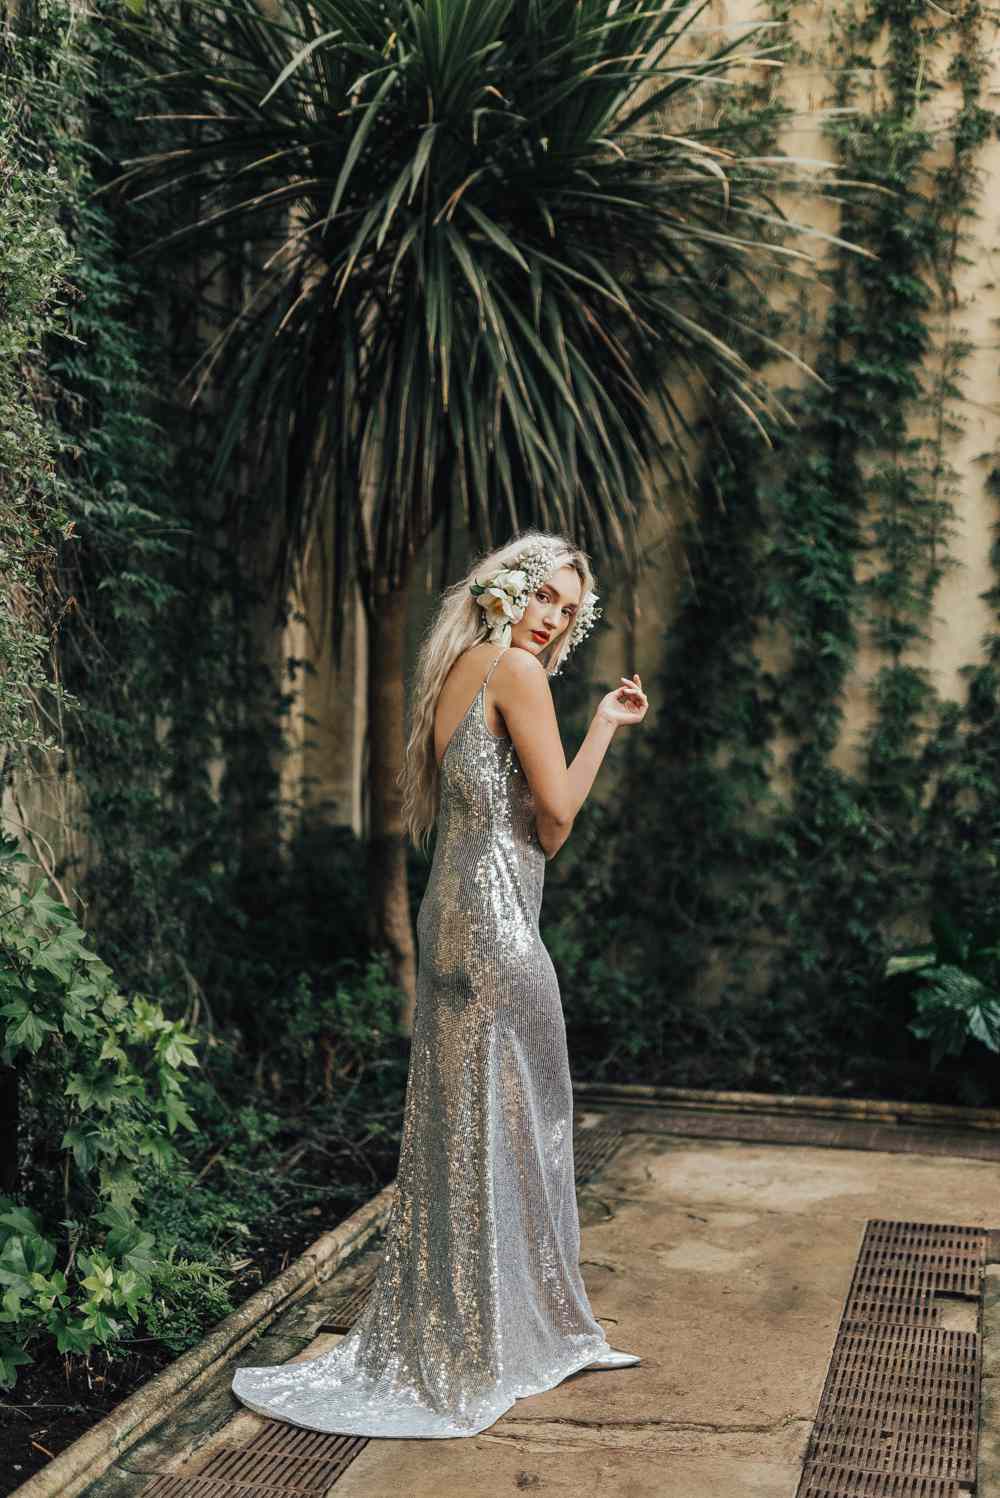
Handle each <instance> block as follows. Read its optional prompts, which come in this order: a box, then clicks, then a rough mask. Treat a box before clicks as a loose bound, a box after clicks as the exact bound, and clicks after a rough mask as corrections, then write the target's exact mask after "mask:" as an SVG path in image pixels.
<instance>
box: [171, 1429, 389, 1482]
mask: <svg viewBox="0 0 1000 1498" xmlns="http://www.w3.org/2000/svg"><path fill="white" fill-rule="evenodd" d="M367 1444H368V1438H367V1436H332V1435H326V1434H324V1433H323V1432H322V1431H318V1430H301V1429H300V1428H299V1427H298V1426H294V1425H285V1424H277V1423H275V1424H273V1425H269V1426H268V1428H267V1430H264V1431H261V1433H260V1435H259V1436H256V1437H255V1438H254V1439H253V1440H252V1441H249V1442H248V1443H247V1444H246V1445H245V1446H227V1447H223V1448H222V1449H221V1450H219V1451H216V1452H213V1454H212V1455H211V1456H210V1457H208V1459H207V1460H205V1461H204V1465H202V1466H199V1467H198V1469H197V1470H193V1466H192V1470H189V1471H187V1472H185V1471H184V1470H183V1469H182V1470H181V1471H179V1472H173V1473H166V1474H164V1476H162V1477H157V1478H156V1479H155V1480H154V1481H153V1482H151V1483H150V1484H149V1486H148V1487H146V1488H143V1490H142V1498H243V1495H245V1498H271V1495H274V1498H284V1495H287V1494H290V1493H308V1494H313V1495H315V1494H317V1493H325V1492H326V1490H327V1488H329V1487H330V1486H331V1485H332V1484H333V1483H335V1482H336V1481H337V1479H338V1477H342V1476H343V1474H344V1472H345V1471H346V1470H347V1468H348V1467H349V1466H350V1465H351V1462H353V1460H354V1458H355V1457H356V1456H357V1455H358V1453H359V1452H360V1451H362V1450H363V1449H364V1448H365V1446H367Z"/></svg>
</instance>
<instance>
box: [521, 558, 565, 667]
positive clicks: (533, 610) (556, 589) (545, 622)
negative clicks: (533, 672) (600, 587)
mask: <svg viewBox="0 0 1000 1498" xmlns="http://www.w3.org/2000/svg"><path fill="white" fill-rule="evenodd" d="M582 589H583V583H582V580H581V578H580V574H579V573H578V572H577V571H576V569H575V568H574V567H570V566H569V564H568V563H567V565H566V566H565V567H558V568H557V569H556V571H555V572H553V573H550V575H549V576H548V577H547V578H546V579H545V581H544V582H543V583H539V585H538V587H537V588H536V589H535V591H534V592H533V593H529V594H528V605H527V608H526V609H525V611H524V613H523V614H522V615H521V618H520V619H519V620H518V621H517V623H516V624H512V625H511V630H510V643H511V644H512V645H519V646H520V648H521V649H522V650H530V651H531V652H532V653H533V654H534V655H538V654H539V653H540V652H541V651H542V650H545V649H547V648H548V646H549V645H551V644H552V642H553V641H554V640H556V639H558V637H559V636H560V635H561V634H563V633H564V632H565V631H566V630H567V629H569V627H570V625H571V624H572V623H573V617H574V615H575V614H576V611H577V607H578V605H579V602H580V594H581V591H582Z"/></svg>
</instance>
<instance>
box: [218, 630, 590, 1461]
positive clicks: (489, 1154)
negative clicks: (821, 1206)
mask: <svg viewBox="0 0 1000 1498" xmlns="http://www.w3.org/2000/svg"><path fill="white" fill-rule="evenodd" d="M504 648H510V647H504ZM503 653H504V652H503V650H501V651H500V652H499V653H498V655H497V656H496V657H495V659H494V660H493V662H492V663H491V665H490V668H489V671H488V672H487V675H486V678H485V680H484V682H483V684H482V686H481V687H480V689H479V691H478V693H477V694H476V696H475V698H474V699H473V701H472V703H471V705H470V706H469V709H468V711H467V712H466V714H465V717H464V718H463V719H462V721H461V722H460V723H459V725H458V727H457V728H456V729H455V732H454V733H453V735H452V737H451V739H450V741H449V743H448V745H447V748H446V749H445V753H444V759H443V761H442V764H441V774H440V788H441V790H440V803H439V809H438V817H437V842H436V845H435V850H434V858H433V861H432V864H431V870H430V875H429V878H428V882H427V887H426V890H425V892H424V896H423V900H422V902H421V905H420V910H419V913H418V916H417V940H418V965H417V1001H416V1013H415V1017H414V1025H413V1036H412V1040H411V1048H410V1065H409V1073H408V1077H407V1085H406V1101H405V1107H404V1115H403V1127H402V1135H401V1140H400V1153H399V1164H398V1169H397V1174H396V1190H395V1194H394V1197H393V1205H392V1208H391V1210H390V1213H389V1217H388V1220H387V1223H386V1233H385V1247H384V1250H383V1254H382V1258H381V1261H380V1266H379V1270H378V1274H377V1276H376V1279H375V1283H374V1286H373V1288H372V1291H371V1294H370V1296H369V1298H368V1300H367V1301H366V1303H365V1307H364V1309H363V1311H362V1312H361V1314H360V1316H359V1317H358V1320H357V1321H356V1322H355V1324H354V1326H353V1327H352V1328H351V1330H350V1332H349V1333H347V1335H346V1336H344V1337H343V1338H342V1340H341V1341H340V1342H339V1343H338V1344H337V1345H336V1346H335V1347H334V1348H332V1349H331V1350H330V1351H329V1352H326V1353H323V1354H321V1355H320V1356H319V1357H317V1358H313V1359H312V1360H311V1361H307V1362H301V1363H294V1364H285V1365H283V1366H280V1367H270V1368H266V1367H265V1368H241V1369H239V1370H238V1372H237V1373H236V1376H235V1378H234V1380H233V1391H234V1393H235V1394H236V1395H237V1396H238V1398H239V1399H241V1400H242V1402H243V1403H244V1404H245V1405H247V1406H249V1408H250V1409H252V1410H256V1411H257V1412H258V1413H259V1414H263V1415H270V1416H273V1417H274V1418H275V1419H278V1420H286V1421H289V1422H291V1423H292V1424H293V1425H300V1426H305V1427H306V1428H308V1429H310V1430H322V1431H330V1432H337V1433H342V1434H351V1435H364V1436H404V1437H420V1436H427V1437H453V1436H471V1435H475V1434H477V1432H479V1431H482V1430H485V1429H487V1427H488V1426H490V1425H492V1424H493V1423H494V1422H495V1421H496V1420H497V1419H498V1418H499V1416H500V1415H502V1414H503V1413H504V1411H505V1410H508V1409H510V1407H511V1405H512V1404H513V1403H514V1401H515V1400H516V1399H520V1398H524V1397H525V1396H526V1395H530V1394H537V1393H540V1392H541V1391H542V1390H544V1389H550V1388H552V1387H553V1386H554V1385H555V1384H557V1383H559V1382H560V1381H561V1380H562V1379H564V1378H566V1377H567V1376H568V1375H569V1374H570V1373H573V1372H575V1371H576V1370H577V1369H579V1368H582V1367H584V1366H585V1365H586V1364H587V1363H589V1362H591V1361H593V1360H595V1359H598V1358H600V1357H602V1356H606V1355H607V1353H608V1352H609V1350H610V1349H609V1347H608V1343H607V1341H606V1339H605V1335H604V1332H603V1331H602V1329H601V1327H600V1325H599V1324H598V1322H597V1321H596V1320H595V1318H594V1315H593V1313H592V1310H591V1307H590V1303H589V1301H588V1299H587V1294H586V1291H585V1289H584V1285H583V1281H582V1278H581V1275H580V1268H579V1249H580V1225H579V1218H578V1215H577V1204H576V1191H575V1186H574V1168H573V1130H572V1120H573V1097H572V1089H571V1083H570V1073H569V1062H568V1057H567V1051H566V1028H565V1023H564V1019H563V1012H562V1004H561V1000H560V994H559V985H558V981H557V978H556V973H555V969H554V968H553V966H552V962H551V959H550V957H549V954H548V952H547V951H546V949H545V947H544V945H543V944H542V940H541V937H540V935H539V929H538V916H539V910H540V907H541V901H542V886H543V882H544V876H545V852H544V850H543V848H542V846H541V844H540V843H539V841H538V835H537V832H536V829H535V815H534V800H533V797H532V794H531V790H530V787H529V786H528V784H527V782H526V780H525V776H524V773H523V770H522V769H521V766H520V764H519V763H518V759H517V754H516V751H515V749H514V746H513V744H512V742H511V741H510V739H509V737H508V736H507V735H502V736H497V735H496V734H494V733H492V732H491V730H490V729H489V727H488V726H487V722H486V714H485V705H484V694H485V691H486V685H487V683H488V682H489V679H490V676H491V675H492V674H493V670H494V668H495V666H496V664H497V661H499V659H500V656H502V655H503Z"/></svg>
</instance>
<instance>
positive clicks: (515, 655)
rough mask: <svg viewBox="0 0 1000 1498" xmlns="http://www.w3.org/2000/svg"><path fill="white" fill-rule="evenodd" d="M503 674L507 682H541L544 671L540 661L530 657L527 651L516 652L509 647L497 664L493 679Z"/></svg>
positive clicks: (515, 649) (544, 674)
mask: <svg viewBox="0 0 1000 1498" xmlns="http://www.w3.org/2000/svg"><path fill="white" fill-rule="evenodd" d="M501 672H503V674H504V676H506V678H507V680H508V681H517V682H522V681H531V682H534V681H541V680H544V679H545V676H546V671H545V667H544V666H543V665H542V663H541V661H540V660H537V659H536V657H535V656H533V655H531V654H530V653H529V652H528V651H527V650H518V649H517V648H516V647H515V646H511V647H510V648H509V649H507V650H505V651H504V653H503V655H502V656H501V658H500V661H499V662H498V664H497V669H496V672H495V673H494V677H496V676H499V675H500V673H501Z"/></svg>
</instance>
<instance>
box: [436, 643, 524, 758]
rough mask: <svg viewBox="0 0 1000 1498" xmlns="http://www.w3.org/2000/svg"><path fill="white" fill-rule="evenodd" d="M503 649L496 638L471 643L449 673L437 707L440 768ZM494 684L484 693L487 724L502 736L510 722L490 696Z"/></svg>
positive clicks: (495, 734) (488, 686) (437, 746)
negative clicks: (456, 732)
mask: <svg viewBox="0 0 1000 1498" xmlns="http://www.w3.org/2000/svg"><path fill="white" fill-rule="evenodd" d="M502 649H503V646H502V645H497V644H495V643H494V642H493V641H492V640H484V641H482V642H481V643H480V644H478V645H470V647H469V649H468V650H465V651H463V652H462V654H461V655H460V656H459V657H458V659H457V660H456V661H455V662H454V663H453V665H452V668H451V670H450V671H449V672H448V675H447V676H446V677H445V681H444V685H443V686H442V688H441V691H440V692H439V694H438V700H437V705H436V707H435V709H434V755H435V758H436V760H437V763H438V767H439V768H440V765H441V761H442V759H443V758H444V754H445V750H446V749H447V747H448V744H449V742H450V740H451V737H452V735H453V734H454V732H455V729H456V728H457V727H458V725H459V724H460V723H461V722H462V720H463V718H464V717H465V716H466V714H467V713H468V711H469V708H470V707H471V706H472V704H473V703H474V702H475V700H476V697H477V696H478V695H479V689H480V687H481V686H482V684H483V681H484V679H485V677H486V674H487V672H488V671H489V669H490V666H491V665H492V664H493V662H494V661H495V660H496V658H497V656H498V655H499V654H500V653H501V651H502ZM491 685H492V683H490V684H488V685H487V688H486V691H485V693H484V695H483V714H484V716H485V719H486V726H487V728H488V729H489V730H490V732H491V733H492V734H493V735H494V737H495V738H501V737H502V736H503V735H504V734H505V733H506V731H507V730H506V724H505V723H504V720H503V714H502V713H501V712H500V709H499V708H498V706H497V705H496V703H495V702H493V701H492V700H491V698H490V689H491Z"/></svg>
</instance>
